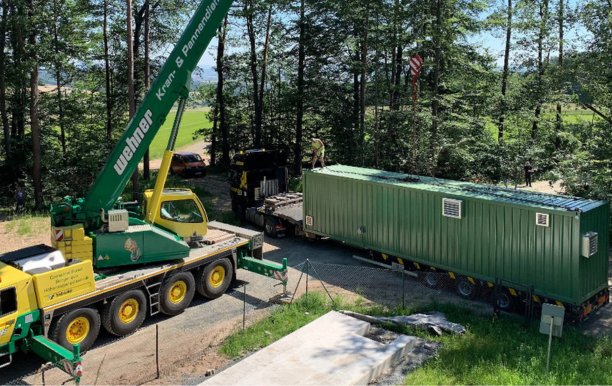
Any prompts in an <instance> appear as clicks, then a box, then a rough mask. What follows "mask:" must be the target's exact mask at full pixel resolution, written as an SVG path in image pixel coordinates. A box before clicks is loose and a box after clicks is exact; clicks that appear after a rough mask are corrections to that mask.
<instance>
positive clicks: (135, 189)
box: [126, 0, 140, 200]
mask: <svg viewBox="0 0 612 386" xmlns="http://www.w3.org/2000/svg"><path fill="white" fill-rule="evenodd" d="M126 17H127V76H128V81H127V86H128V105H129V113H130V119H132V118H133V117H134V113H135V112H136V96H135V91H134V43H133V38H134V35H133V31H132V0H127V8H126ZM138 175H139V172H138V168H136V170H135V171H134V174H133V175H132V193H133V197H134V199H135V200H140V181H139V180H138Z"/></svg>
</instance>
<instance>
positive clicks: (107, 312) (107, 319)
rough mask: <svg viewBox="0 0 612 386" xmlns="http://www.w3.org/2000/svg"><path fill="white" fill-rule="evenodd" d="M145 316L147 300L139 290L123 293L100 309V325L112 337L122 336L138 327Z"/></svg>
mask: <svg viewBox="0 0 612 386" xmlns="http://www.w3.org/2000/svg"><path fill="white" fill-rule="evenodd" d="M146 316H147V300H146V298H145V295H144V294H143V293H142V291H140V290H131V291H127V292H124V293H122V294H120V295H117V296H115V298H114V299H113V300H112V301H110V302H109V303H107V304H106V305H104V308H102V325H103V326H104V328H105V329H106V331H108V332H110V333H111V334H113V335H117V336H124V335H127V334H129V333H131V332H134V331H136V330H137V329H138V327H140V325H141V324H142V322H144V320H145V317H146Z"/></svg>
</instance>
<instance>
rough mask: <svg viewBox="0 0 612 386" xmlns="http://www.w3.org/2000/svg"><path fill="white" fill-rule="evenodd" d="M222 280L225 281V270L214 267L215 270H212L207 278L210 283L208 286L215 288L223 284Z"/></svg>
mask: <svg viewBox="0 0 612 386" xmlns="http://www.w3.org/2000/svg"><path fill="white" fill-rule="evenodd" d="M224 280H225V269H224V268H223V267H222V266H220V265H219V266H216V267H215V269H213V271H212V272H211V273H210V276H209V277H208V281H209V282H210V285H211V286H213V287H215V288H217V287H219V286H220V285H221V284H223V281H224Z"/></svg>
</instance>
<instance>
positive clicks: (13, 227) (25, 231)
mask: <svg viewBox="0 0 612 386" xmlns="http://www.w3.org/2000/svg"><path fill="white" fill-rule="evenodd" d="M48 222H49V217H43V216H36V215H34V216H33V215H24V216H21V217H19V218H16V219H14V220H13V221H9V222H7V224H6V227H5V229H6V231H7V232H14V233H16V234H17V235H19V236H21V237H27V236H34V235H35V234H38V233H39V232H41V231H42V232H47V231H48V230H47V228H48V225H49V224H48Z"/></svg>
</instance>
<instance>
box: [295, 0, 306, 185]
mask: <svg viewBox="0 0 612 386" xmlns="http://www.w3.org/2000/svg"><path fill="white" fill-rule="evenodd" d="M305 9H306V8H305V4H304V0H300V16H299V19H298V25H299V40H298V68H297V93H296V96H295V97H296V101H297V104H296V119H295V144H294V148H293V153H294V156H295V158H294V160H293V167H294V169H295V174H296V175H298V176H301V175H302V130H303V127H302V125H303V124H304V70H305V68H304V67H305V61H306V51H305V45H306V42H305V40H306V20H305V14H306V12H305Z"/></svg>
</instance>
